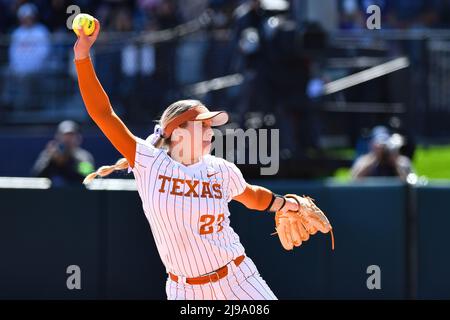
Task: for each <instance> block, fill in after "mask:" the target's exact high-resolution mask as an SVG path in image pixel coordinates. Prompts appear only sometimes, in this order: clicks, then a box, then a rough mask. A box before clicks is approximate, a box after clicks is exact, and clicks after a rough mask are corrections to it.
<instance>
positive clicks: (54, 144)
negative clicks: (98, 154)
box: [32, 120, 94, 187]
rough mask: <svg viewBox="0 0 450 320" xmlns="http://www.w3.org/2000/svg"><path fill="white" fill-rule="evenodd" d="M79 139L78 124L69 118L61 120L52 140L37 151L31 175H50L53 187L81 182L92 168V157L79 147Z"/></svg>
mask: <svg viewBox="0 0 450 320" xmlns="http://www.w3.org/2000/svg"><path fill="white" fill-rule="evenodd" d="M81 142H82V136H81V133H80V129H79V126H78V125H77V124H76V123H75V122H73V121H71V120H66V121H63V122H61V123H60V124H59V125H58V130H57V132H56V134H55V139H54V140H51V141H49V142H48V143H47V146H46V148H45V149H44V150H43V151H42V152H41V153H40V154H39V157H38V159H37V160H36V162H35V164H34V166H33V168H32V175H33V176H36V177H47V178H50V179H51V180H52V186H54V187H61V186H67V185H81V182H82V181H83V179H84V177H85V176H87V175H88V174H89V173H91V172H92V171H94V158H93V156H92V155H91V153H89V152H88V151H87V150H84V149H82V148H81V147H80V145H81Z"/></svg>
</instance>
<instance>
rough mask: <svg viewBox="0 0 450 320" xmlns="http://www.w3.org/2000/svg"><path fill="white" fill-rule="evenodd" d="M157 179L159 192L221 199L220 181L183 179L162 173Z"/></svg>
mask: <svg viewBox="0 0 450 320" xmlns="http://www.w3.org/2000/svg"><path fill="white" fill-rule="evenodd" d="M158 180H160V181H161V186H160V188H159V190H158V191H159V192H161V193H166V192H169V193H170V194H171V195H175V196H184V197H194V198H199V197H200V198H214V199H222V185H221V184H220V183H212V182H210V181H200V180H184V179H179V178H172V177H168V176H164V175H162V174H160V175H159V176H158Z"/></svg>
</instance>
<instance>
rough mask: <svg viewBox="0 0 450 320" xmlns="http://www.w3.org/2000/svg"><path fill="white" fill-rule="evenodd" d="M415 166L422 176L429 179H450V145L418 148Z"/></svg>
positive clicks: (414, 160) (415, 155) (414, 161)
mask: <svg viewBox="0 0 450 320" xmlns="http://www.w3.org/2000/svg"><path fill="white" fill-rule="evenodd" d="M413 166H414V169H415V170H416V172H417V174H418V175H420V176H426V177H427V178H429V179H450V146H430V147H428V148H424V147H419V148H417V150H416V153H415V154H414V159H413Z"/></svg>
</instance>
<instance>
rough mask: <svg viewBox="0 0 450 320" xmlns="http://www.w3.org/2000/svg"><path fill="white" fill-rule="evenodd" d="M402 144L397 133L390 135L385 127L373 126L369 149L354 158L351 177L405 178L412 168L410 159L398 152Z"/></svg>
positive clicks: (401, 139) (401, 138)
mask: <svg viewBox="0 0 450 320" xmlns="http://www.w3.org/2000/svg"><path fill="white" fill-rule="evenodd" d="M403 144H404V141H403V137H402V136H400V135H399V134H393V135H390V134H389V132H388V130H387V128H385V127H383V126H379V127H375V128H374V129H373V131H372V140H371V142H370V147H371V150H370V151H369V152H368V153H367V154H365V155H362V156H360V157H359V158H357V159H356V161H355V163H354V164H353V167H352V177H353V178H354V179H359V178H364V177H399V178H400V179H402V180H406V178H407V176H408V175H409V174H410V173H413V170H412V165H411V160H410V159H409V158H408V157H406V156H403V155H400V153H399V150H400V148H401V147H402V146H403Z"/></svg>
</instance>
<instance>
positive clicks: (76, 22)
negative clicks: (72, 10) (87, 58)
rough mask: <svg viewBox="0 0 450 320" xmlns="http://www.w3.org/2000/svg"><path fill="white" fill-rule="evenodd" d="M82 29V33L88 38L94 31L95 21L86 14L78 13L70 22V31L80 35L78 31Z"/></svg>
mask: <svg viewBox="0 0 450 320" xmlns="http://www.w3.org/2000/svg"><path fill="white" fill-rule="evenodd" d="M80 27H83V30H84V33H85V34H86V35H88V36H90V35H91V34H93V33H94V31H95V20H94V17H93V16H91V15H89V14H87V13H79V14H77V15H76V16H75V19H73V22H72V29H73V31H74V32H75V33H76V34H77V36H79V35H80V32H79V31H78V29H79V28H80Z"/></svg>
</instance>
